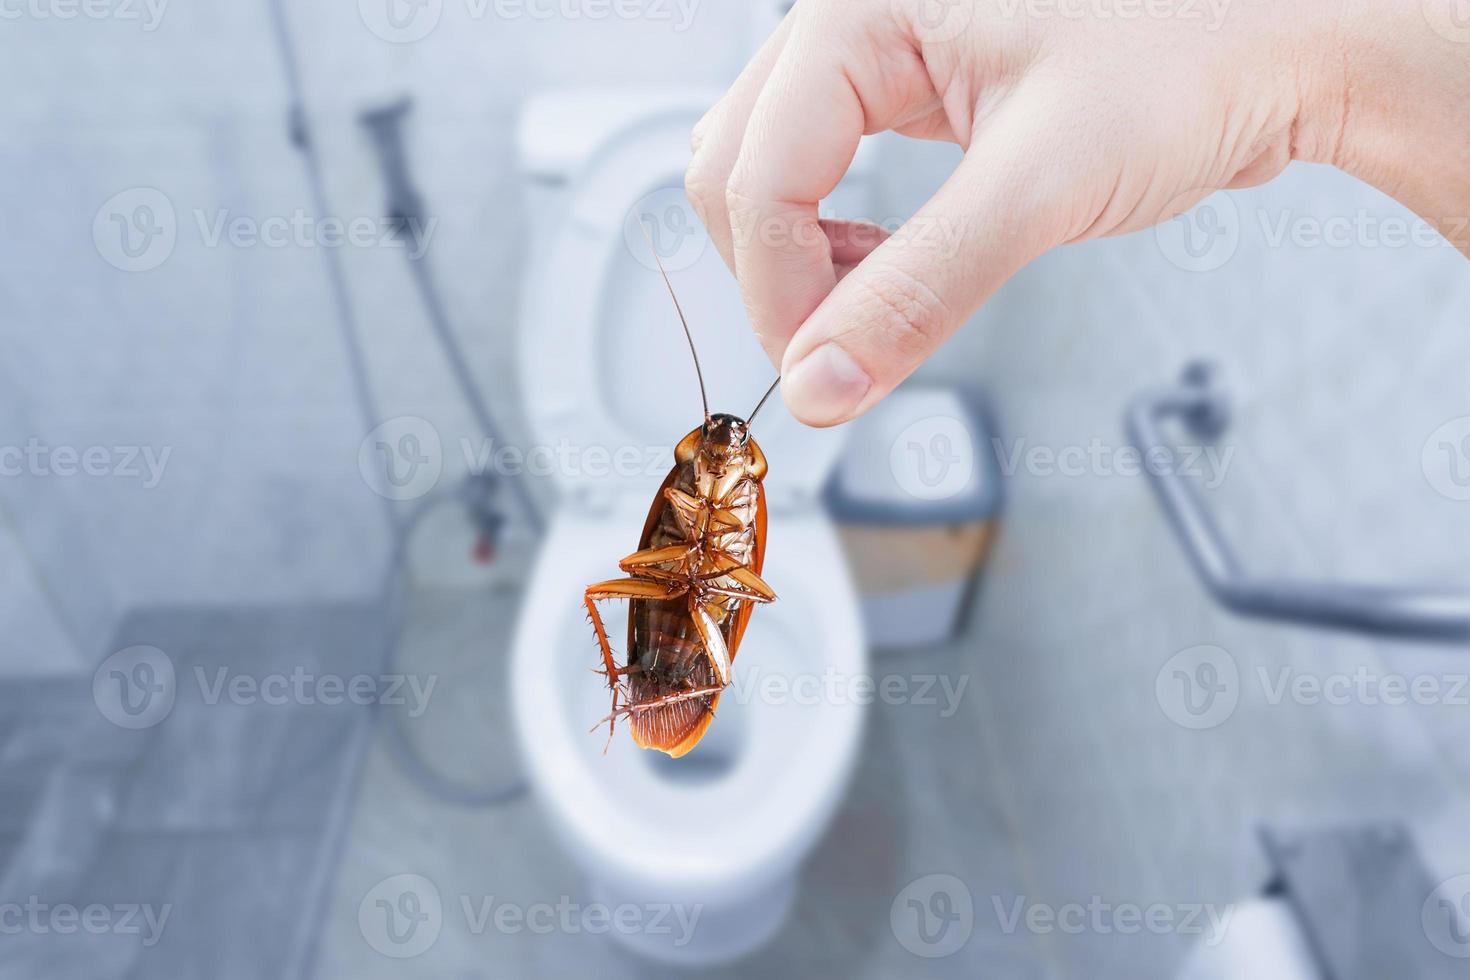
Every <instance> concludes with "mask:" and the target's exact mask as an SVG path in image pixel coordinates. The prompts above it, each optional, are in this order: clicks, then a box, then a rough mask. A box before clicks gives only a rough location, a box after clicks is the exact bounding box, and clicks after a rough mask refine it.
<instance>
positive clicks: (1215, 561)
mask: <svg viewBox="0 0 1470 980" xmlns="http://www.w3.org/2000/svg"><path fill="white" fill-rule="evenodd" d="M1171 418H1172V419H1177V420H1178V421H1179V422H1180V423H1182V425H1183V427H1184V429H1185V431H1187V432H1188V433H1189V434H1190V435H1191V436H1193V437H1195V438H1198V439H1202V440H1213V439H1216V438H1218V437H1219V436H1220V435H1222V434H1223V433H1224V432H1225V430H1226V429H1227V428H1228V427H1229V424H1230V420H1229V403H1228V401H1227V399H1226V396H1225V394H1224V393H1223V392H1222V391H1220V390H1219V388H1218V386H1217V385H1216V384H1215V382H1214V372H1213V370H1212V369H1211V367H1210V366H1209V365H1206V364H1200V363H1196V364H1191V365H1190V366H1189V367H1188V368H1186V369H1185V372H1184V377H1183V378H1182V379H1181V381H1180V383H1179V384H1178V385H1176V386H1174V387H1172V388H1164V389H1160V390H1157V391H1152V392H1148V393H1145V394H1143V395H1141V396H1139V397H1138V398H1136V399H1134V401H1133V403H1132V404H1131V405H1130V406H1129V408H1128V417H1127V425H1128V435H1129V438H1130V439H1131V440H1132V442H1133V445H1134V447H1135V448H1136V449H1137V450H1138V451H1139V453H1140V454H1141V455H1142V457H1143V459H1144V460H1154V461H1157V463H1158V465H1149V466H1146V467H1145V470H1146V472H1147V473H1148V474H1149V479H1150V482H1151V483H1152V485H1153V488H1154V493H1155V494H1156V495H1157V496H1158V498H1159V503H1160V504H1161V505H1162V506H1163V508H1164V513H1165V514H1166V515H1167V516H1168V519H1169V523H1170V524H1171V525H1173V527H1174V530H1175V532H1176V534H1177V535H1178V537H1179V538H1180V540H1181V541H1182V542H1183V544H1184V547H1185V551H1186V552H1187V554H1188V556H1189V560H1190V564H1192V565H1193V566H1194V570H1195V571H1196V572H1197V573H1198V574H1199V577H1200V579H1201V580H1203V582H1204V584H1205V586H1206V588H1208V589H1209V591H1210V593H1211V594H1212V595H1213V596H1214V597H1215V598H1216V599H1217V600H1218V601H1219V602H1220V604H1221V605H1223V606H1225V607H1226V608H1227V609H1230V610H1231V611H1233V612H1236V613H1239V614H1241V615H1243V616H1253V617H1257V618H1262V619H1271V620H1277V621H1281V622H1288V623H1297V624H1300V625H1305V626H1319V627H1328V628H1332V629H1343V630H1351V631H1353V632H1357V633H1368V634H1373V635H1377V636H1388V637H1402V638H1410V639H1419V640H1433V641H1440V642H1466V641H1470V593H1467V592H1465V591H1463V590H1451V589H1441V588H1433V587H1425V588H1397V587H1391V586H1377V585H1357V584H1351V583H1337V582H1298V581H1291V580H1282V579H1263V578H1256V577H1252V576H1251V575H1249V574H1247V573H1246V571H1245V570H1244V569H1243V567H1242V566H1241V563H1240V561H1239V559H1238V558H1237V557H1236V555H1235V552H1234V550H1233V549H1232V548H1231V547H1230V544H1229V542H1227V541H1226V540H1225V538H1224V537H1223V536H1222V535H1221V533H1220V529H1219V527H1218V525H1216V523H1215V521H1214V519H1213V518H1212V517H1211V516H1210V513H1209V512H1208V511H1207V510H1206V509H1205V507H1204V503H1203V501H1202V500H1201V499H1200V495H1199V491H1198V490H1197V489H1196V487H1195V485H1194V484H1193V483H1192V482H1191V481H1190V480H1189V479H1188V478H1186V477H1185V476H1183V475H1181V474H1180V472H1179V466H1178V465H1177V461H1176V457H1175V451H1174V447H1173V446H1172V445H1171V444H1170V443H1169V442H1167V441H1166V440H1165V439H1164V438H1163V436H1162V433H1161V431H1160V423H1161V422H1163V421H1164V420H1166V419H1171Z"/></svg>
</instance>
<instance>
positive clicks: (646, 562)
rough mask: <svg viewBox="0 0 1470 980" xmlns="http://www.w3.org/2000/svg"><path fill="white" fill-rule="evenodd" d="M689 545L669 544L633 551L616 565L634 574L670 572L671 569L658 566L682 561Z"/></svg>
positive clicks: (685, 557) (687, 553)
mask: <svg viewBox="0 0 1470 980" xmlns="http://www.w3.org/2000/svg"><path fill="white" fill-rule="evenodd" d="M689 551H690V548H689V545H687V544H671V545H665V546H664V547H662V548H644V549H643V550H642V551H635V552H633V553H632V554H631V555H629V556H628V557H627V558H624V559H623V560H622V561H620V562H618V567H619V568H621V569H622V570H623V571H625V572H632V573H634V574H649V573H656V572H665V573H668V572H672V571H673V570H672V569H668V568H659V567H658V566H660V565H668V564H671V563H675V562H683V561H684V560H685V559H687V558H688V557H689Z"/></svg>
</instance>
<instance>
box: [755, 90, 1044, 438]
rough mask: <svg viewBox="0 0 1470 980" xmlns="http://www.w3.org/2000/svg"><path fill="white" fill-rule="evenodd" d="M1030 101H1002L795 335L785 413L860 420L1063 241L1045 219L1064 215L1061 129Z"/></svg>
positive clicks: (809, 419) (814, 421)
mask: <svg viewBox="0 0 1470 980" xmlns="http://www.w3.org/2000/svg"><path fill="white" fill-rule="evenodd" d="M1025 103H1026V100H1023V99H1020V98H1017V97H1015V96H1013V97H1012V98H1011V99H1009V100H1007V103H1006V104H1005V105H1003V106H1002V107H1000V109H999V110H997V113H996V115H995V116H993V117H992V118H991V119H990V120H988V121H987V122H986V124H985V127H984V129H983V130H982V131H981V133H980V134H979V135H978V136H977V138H976V139H975V141H974V142H973V143H972V144H971V146H970V148H969V151H968V152H967V153H966V155H965V158H964V160H963V161H962V162H961V163H960V166H959V167H958V168H957V169H956V170H955V172H954V173H953V174H951V175H950V178H949V179H948V180H947V181H945V183H944V185H943V186H942V187H940V188H939V190H938V192H936V193H935V195H934V196H933V197H932V198H931V199H930V200H929V201H928V202H927V203H926V204H925V205H924V206H923V208H921V209H920V210H919V212H918V213H917V214H915V215H914V216H913V217H912V218H911V219H910V220H909V221H908V222H907V223H905V224H904V225H903V227H902V228H900V229H899V230H898V231H897V232H895V233H894V234H893V236H892V237H891V238H889V239H887V240H886V241H884V242H883V243H882V244H880V245H879V246H878V247H877V248H875V249H873V251H872V252H871V253H869V254H868V255H867V257H865V258H864V259H863V260H862V261H861V262H860V263H859V264H858V265H857V267H856V268H855V269H853V271H852V272H851V273H849V274H848V275H847V276H845V277H844V278H843V279H842V280H841V281H840V282H839V283H837V285H836V286H835V287H834V288H833V289H832V291H831V292H830V293H828V295H827V296H826V298H825V299H823V300H822V302H821V304H820V305H819V306H818V307H817V309H816V310H815V311H813V312H812V314H811V316H809V317H808V318H807V319H806V322H805V323H803V324H802V325H801V327H800V328H799V329H798V330H797V331H796V333H795V335H794V336H793V337H792V339H791V343H790V345H789V346H788V347H787V349H786V352H785V354H784V356H783V358H782V364H781V375H782V381H781V392H782V397H784V398H785V400H786V405H787V407H788V408H790V410H791V414H792V415H794V416H796V417H797V418H798V419H800V420H801V421H803V422H805V423H806V424H808V425H816V426H827V425H836V424H838V423H840V422H845V421H847V420H848V419H850V418H853V417H854V416H857V415H860V414H862V413H863V412H865V411H867V409H869V408H871V407H872V406H873V405H874V404H876V403H877V402H878V401H880V400H881V399H882V398H883V397H884V396H886V395H887V394H888V393H889V392H890V391H892V390H893V389H894V388H895V387H897V385H898V383H899V382H900V381H902V380H903V379H904V378H906V377H908V376H909V374H911V373H912V372H913V371H914V369H915V368H917V367H918V366H919V365H920V364H921V363H922V362H923V361H924V359H925V358H927V357H928V356H929V355H930V354H932V353H934V351H935V350H936V349H937V348H938V347H939V345H940V344H942V343H943V342H944V341H945V340H946V339H947V338H948V337H949V336H950V334H952V333H953V332H954V331H955V330H956V329H958V328H959V326H960V324H962V323H963V322H964V321H965V318H966V317H968V316H969V315H970V314H971V313H973V312H974V311H975V310H976V309H977V308H978V307H979V306H980V304H981V303H983V302H984V301H985V300H986V299H987V298H988V297H989V296H990V294H991V293H993V292H994V291H995V290H996V289H997V288H998V287H999V286H1000V285H1001V283H1003V282H1005V280H1006V279H1008V278H1009V277H1010V276H1011V275H1012V274H1014V273H1015V272H1016V271H1017V270H1019V269H1020V268H1021V267H1022V266H1023V265H1025V264H1026V263H1027V262H1029V261H1030V260H1031V259H1033V258H1035V257H1036V256H1037V255H1039V254H1041V253H1042V252H1043V251H1045V250H1046V249H1047V248H1050V247H1051V246H1052V245H1055V244H1058V243H1059V242H1061V241H1063V240H1064V229H1062V228H1061V227H1060V222H1059V221H1058V220H1057V218H1056V217H1054V216H1049V213H1048V212H1049V211H1051V212H1060V210H1061V208H1060V205H1061V202H1062V201H1063V200H1064V199H1063V198H1062V197H1061V194H1062V193H1064V185H1065V183H1066V181H1065V177H1064V175H1063V174H1062V173H1061V172H1060V170H1059V164H1060V162H1061V158H1060V156H1059V155H1058V154H1057V153H1056V152H1055V149H1056V148H1055V147H1054V146H1053V145H1052V144H1054V143H1055V140H1056V135H1055V134H1056V128H1055V126H1054V125H1047V124H1046V123H1045V122H1042V121H1040V120H1039V119H1038V117H1045V116H1046V115H1047V114H1046V113H1038V112H1037V111H1036V108H1037V107H1036V106H1035V105H1034V104H1031V105H1027V104H1025ZM1028 117H1029V118H1028ZM1052 122H1053V123H1054V120H1052ZM1048 185H1050V186H1048Z"/></svg>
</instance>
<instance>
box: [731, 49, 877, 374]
mask: <svg viewBox="0 0 1470 980" xmlns="http://www.w3.org/2000/svg"><path fill="white" fill-rule="evenodd" d="M814 29H818V28H815V27H814V26H813V24H812V23H811V22H810V21H803V22H798V23H797V24H795V25H794V26H793V29H792V36H791V38H790V39H788V42H787V45H786V47H785V50H784V51H783V53H782V55H781V57H780V58H779V59H778V60H777V62H776V65H775V67H774V68H773V69H772V71H771V74H770V77H769V78H768V79H767V81H766V85H765V88H764V89H763V90H762V91H761V94H760V97H759V99H757V100H756V104H755V108H754V110H753V111H752V113H751V117H750V122H749V125H748V126H747V127H746V132H745V138H744V140H743V141H742V143H741V146H740V154H739V156H738V157H737V159H736V162H735V167H734V170H733V171H732V172H731V174H730V180H729V183H728V184H727V186H726V189H725V202H726V205H727V206H728V208H729V211H730V231H731V236H732V239H733V251H734V255H735V273H736V276H737V277H738V278H739V280H740V288H741V292H742V294H743V295H744V298H745V306H746V310H747V312H748V313H749V315H750V319H751V325H752V326H753V327H754V329H755V332H756V336H757V337H758V338H759V339H760V341H761V345H762V346H763V347H764V348H765V350H766V353H767V354H768V355H769V356H770V358H771V360H772V361H773V362H774V363H776V364H779V363H780V362H781V355H782V353H783V352H784V351H785V350H786V345H787V344H788V343H789V342H790V340H791V337H792V335H793V334H795V333H796V329H797V328H798V327H799V326H801V324H802V322H803V321H805V320H806V318H807V317H808V316H810V315H811V313H812V311H813V310H815V309H816V308H817V306H818V305H819V304H820V303H821V302H822V300H823V298H824V297H826V295H827V294H828V293H830V292H831V291H832V287H833V286H835V285H836V284H837V274H836V270H835V269H834V267H833V264H832V249H831V245H830V243H829V242H828V240H827V236H826V234H825V233H824V232H823V231H822V227H821V224H820V223H819V221H818V214H817V205H818V203H819V202H820V201H821V200H822V198H824V197H826V196H827V194H829V193H830V192H831V191H832V189H833V188H834V187H836V186H837V182H838V181H839V180H841V179H842V175H843V174H844V173H846V172H847V168H848V166H849V165H850V164H851V163H852V158H853V155H854V154H855V153H856V152H857V147H858V142H859V140H860V139H861V138H862V135H863V128H864V112H863V106H862V103H861V102H860V101H859V99H858V96H857V92H856V91H855V90H854V89H853V86H852V85H851V84H850V83H849V82H848V80H847V76H846V73H845V72H844V70H843V65H842V62H841V60H840V59H841V55H840V52H839V49H838V47H837V46H836V45H834V44H833V43H832V42H831V40H830V39H822V38H813V39H811V42H810V43H803V41H804V39H803V38H802V37H800V34H801V33H803V32H807V31H812V30H814Z"/></svg>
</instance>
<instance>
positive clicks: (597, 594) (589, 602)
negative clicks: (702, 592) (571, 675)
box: [582, 578, 689, 686]
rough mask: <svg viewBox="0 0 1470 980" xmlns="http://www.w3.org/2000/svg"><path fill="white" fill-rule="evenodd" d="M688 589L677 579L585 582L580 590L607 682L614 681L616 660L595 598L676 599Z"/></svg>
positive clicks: (616, 668) (617, 579)
mask: <svg viewBox="0 0 1470 980" xmlns="http://www.w3.org/2000/svg"><path fill="white" fill-rule="evenodd" d="M688 590H689V587H688V586H687V585H684V584H683V583H680V582H668V583H664V582H652V581H649V580H648V579H641V578H615V579H608V580H607V581H606V582H598V583H597V584H596V585H589V586H587V590H586V591H585V592H583V593H582V604H583V605H585V606H586V607H587V615H588V617H589V618H591V620H592V629H593V630H594V631H595V632H596V633H597V646H598V648H599V649H600V650H601V651H602V662H603V664H604V665H605V666H606V667H607V670H608V677H607V683H608V685H609V686H613V685H615V684H616V683H617V670H618V664H617V661H616V660H614V659H613V654H612V644H610V643H609V642H608V640H607V628H606V627H605V626H604V625H603V623H602V614H601V613H599V612H598V611H597V600H598V599H675V598H678V597H679V596H681V595H683V594H684V593H685V592H687V591H688Z"/></svg>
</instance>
